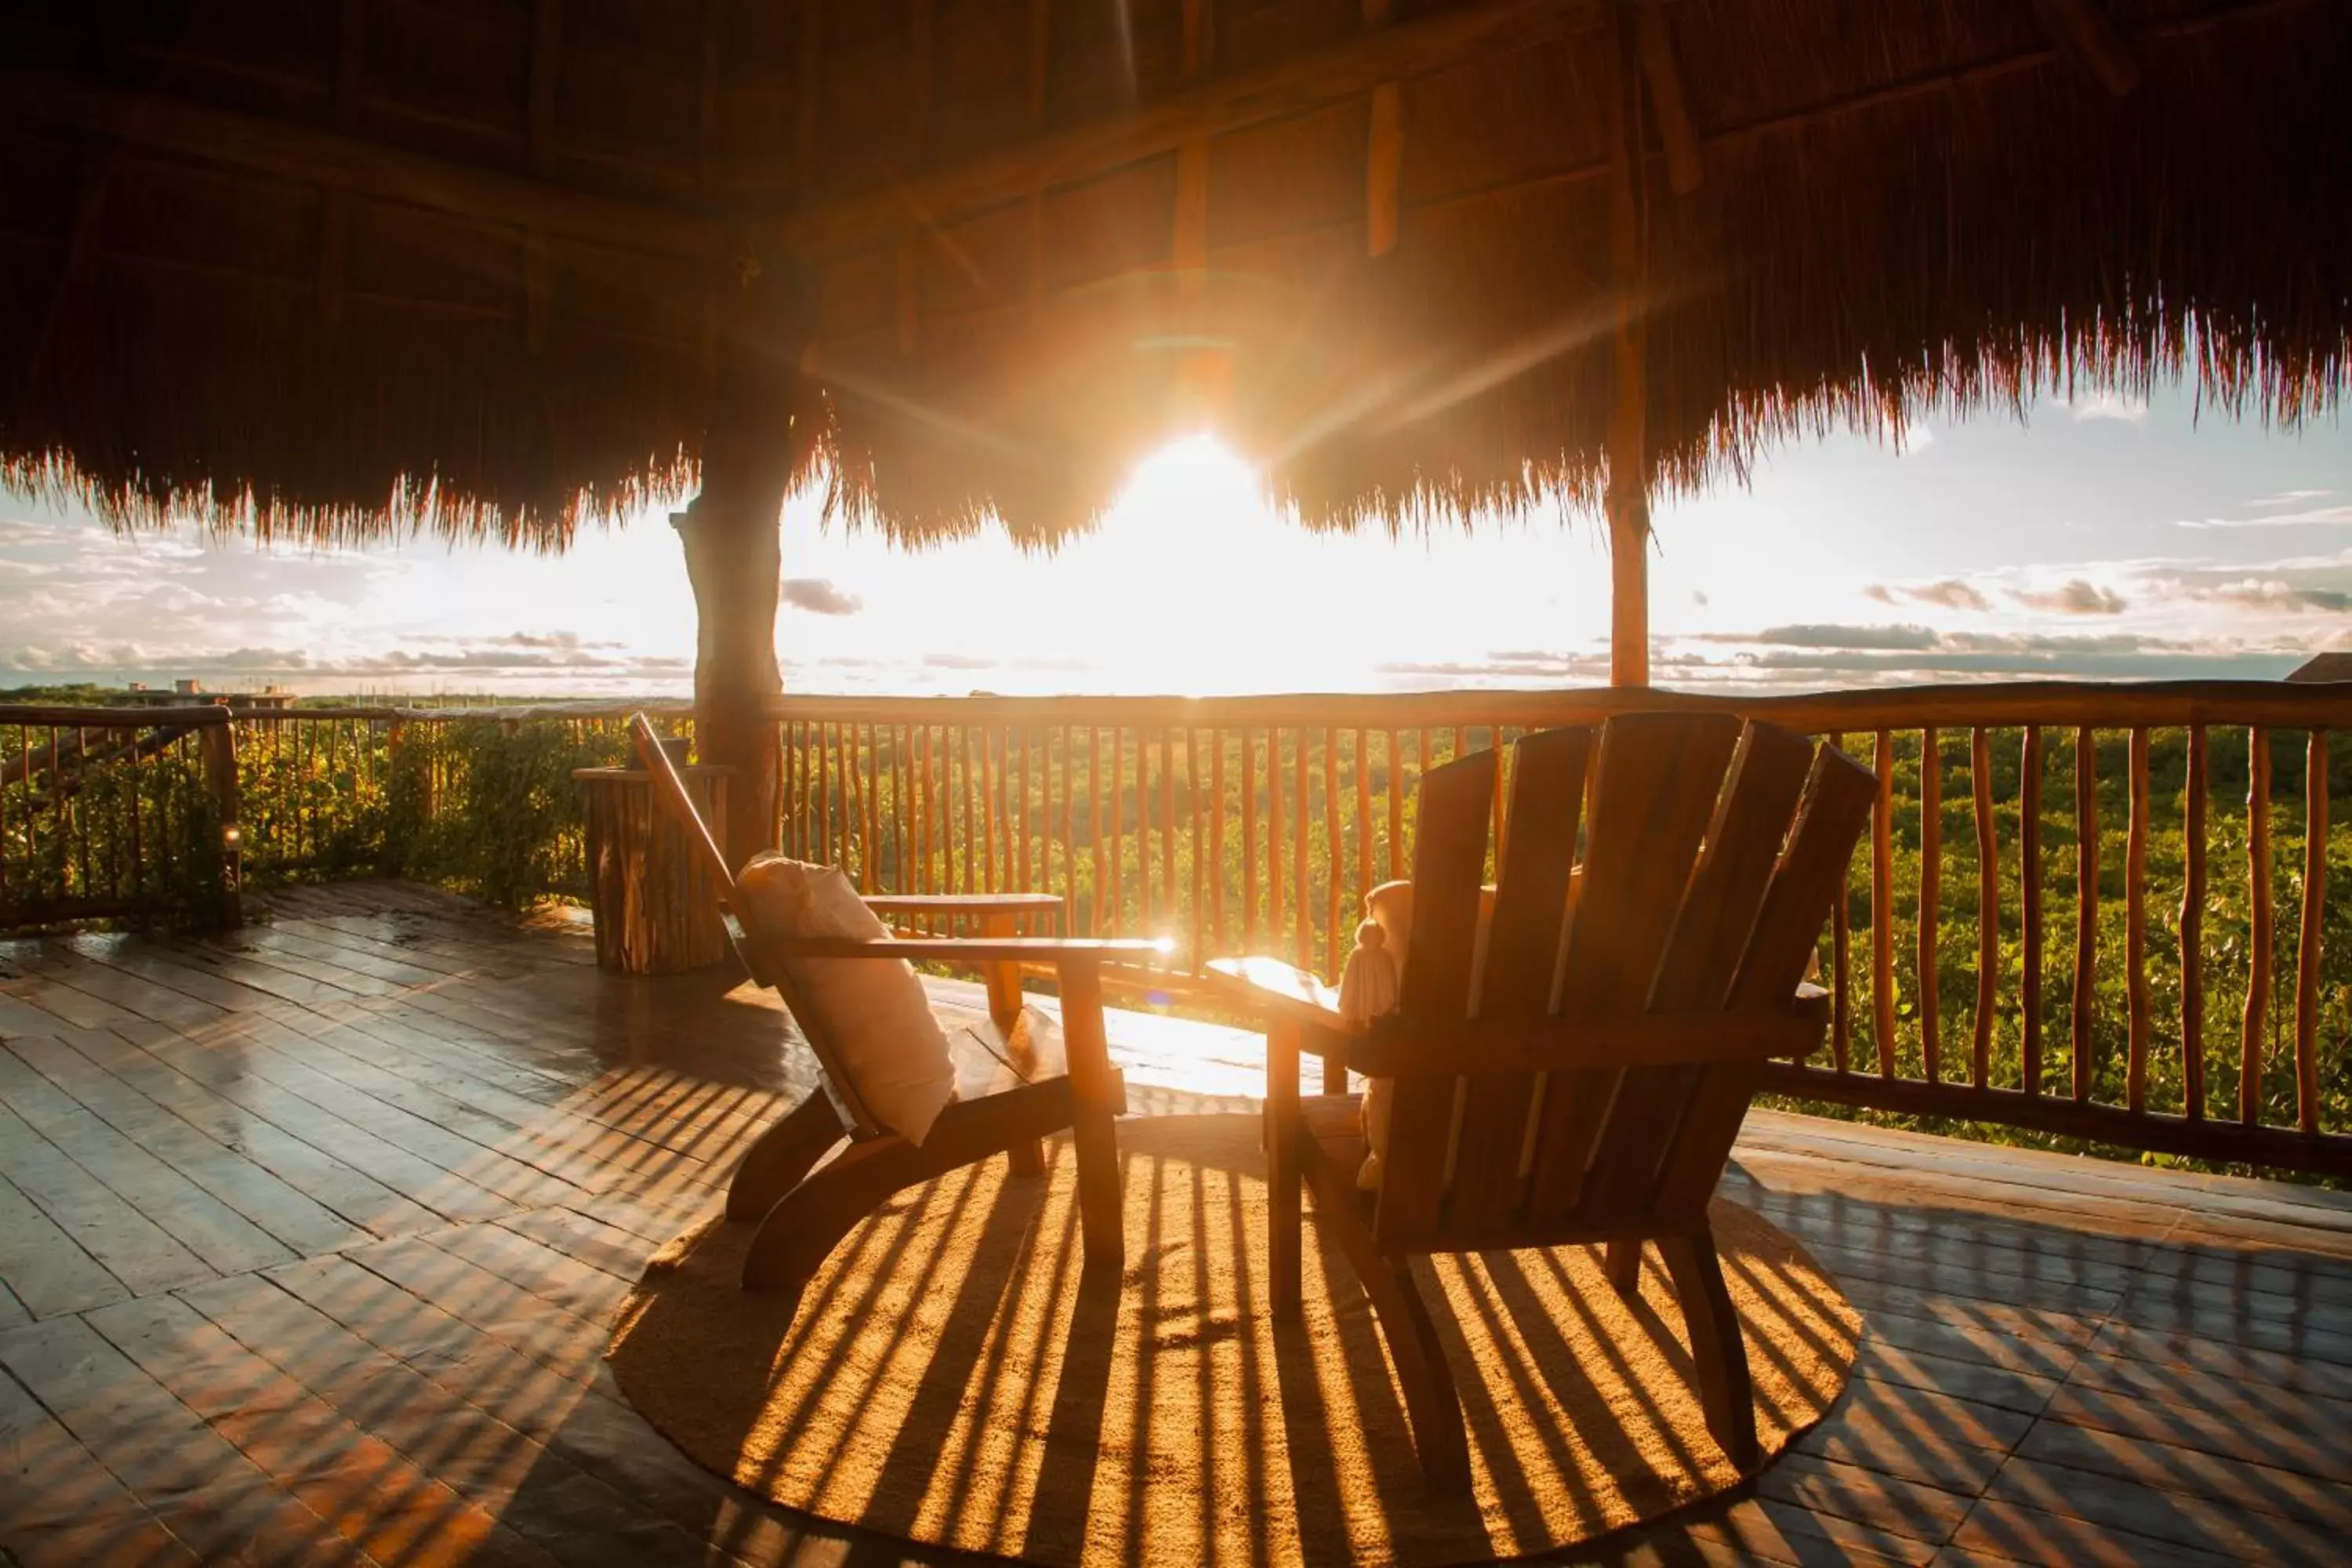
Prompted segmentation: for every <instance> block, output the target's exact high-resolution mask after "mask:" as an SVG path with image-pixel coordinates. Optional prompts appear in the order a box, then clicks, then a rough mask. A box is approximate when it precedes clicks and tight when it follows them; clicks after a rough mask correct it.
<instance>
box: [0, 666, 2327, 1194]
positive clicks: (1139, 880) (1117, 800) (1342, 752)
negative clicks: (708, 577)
mask: <svg viewBox="0 0 2352 1568" xmlns="http://www.w3.org/2000/svg"><path fill="white" fill-rule="evenodd" d="M1660 706H1686V707H1714V708H1728V709H1731V710H1736V711H1741V712H1745V713H1748V714H1752V715H1754V716H1756V717H1759V718H1766V719H1770V720H1773V721H1777V722H1779V723H1781V724H1784V725H1787V726H1788V727H1790V728H1792V729H1796V730H1799V731H1805V732H1809V733H1817V734H1822V735H1826V736H1833V737H1835V738H1836V739H1837V741H1838V742H1839V743H1840V744H1842V745H1843V746H1845V747H1846V748H1847V749H1848V750H1849V751H1851V752H1853V753H1854V754H1855V755H1857V756H1858V757H1861V758H1863V759H1864V760H1865V761H1866V762H1867V763H1870V764H1871V765H1872V766H1874V768H1875V769H1876V770H1877V773H1878V777H1879V780H1880V793H1879V803H1878V809H1877V813H1876V816H1875V819H1874V824H1873V829H1872V832H1871V835H1870V837H1869V841H1868V843H1867V844H1866V845H1865V846H1864V847H1863V848H1862V849H1861V850H1860V851H1858V852H1857V855H1856V858H1855V864H1854V867H1853V875H1852V877H1851V879H1850V881H1849V887H1848V892H1847V898H1846V900H1845V903H1844V905H1843V908H1842V909H1841V910H1839V911H1837V914H1836V917H1835V918H1833V919H1832V921H1831V922H1830V929H1829V931H1827V932H1826V933H1825V935H1824V937H1823V940H1822V952H1821V970H1822V978H1823V980H1824V981H1825V983H1827V984H1830V985H1831V986H1832V990H1833V994H1834V1014H1833V1022H1832V1029H1831V1036H1830V1040H1829V1043H1828V1048H1827V1049H1826V1050H1825V1051H1824V1052H1822V1053H1821V1055H1820V1056H1819V1057H1818V1058H1817V1059H1816V1061H1815V1062H1814V1063H1813V1064H1811V1065H1810V1066H1807V1067H1804V1068H1789V1069H1786V1070H1784V1071H1782V1072H1781V1073H1780V1076H1778V1077H1777V1078H1776V1079H1774V1088H1776V1089H1779V1090H1780V1091H1782V1092H1784V1093H1786V1094H1788V1095H1790V1096H1792V1097H1800V1098H1802V1099H1805V1100H1812V1101H1816V1102H1819V1101H1832V1102H1838V1103H1843V1104H1848V1105H1853V1106H1863V1107H1870V1108H1874V1109H1876V1110H1885V1111H1893V1112H1897V1113H1902V1114H1907V1115H1913V1116H1917V1117H1920V1118H1923V1119H1927V1121H1928V1122H1929V1124H1930V1125H1941V1124H1943V1122H1945V1121H1953V1122H1958V1121H1976V1122H1990V1123H1996V1124H2001V1125H2007V1126H2012V1127H2020V1128H2025V1129H2030V1130H2032V1131H2036V1132H2040V1133H2043V1134H2049V1135H2053V1136H2059V1137H2063V1138H2073V1139H2082V1140H2086V1141H2089V1142H2094V1143H2098V1144H2104V1145H2109V1146H2114V1147H2119V1148H2126V1149H2134V1150H2152V1151H2158V1152H2169V1153H2176V1154H2182V1155H2189V1156H2194V1157H2198V1158H2202V1159H2210V1160H2219V1161H2227V1162H2242V1163H2249V1164H2262V1165H2269V1166H2274V1167H2284V1168H2295V1169H2304V1170H2311V1171H2319V1172H2326V1173H2334V1174H2339V1175H2346V1174H2352V1107H2347V1100H2352V931H2347V930H2345V929H2342V928H2343V927H2344V925H2345V924H2346V923H2347V916H2346V915H2345V914H2344V913H2343V911H2344V910H2346V909H2347V908H2352V905H2347V901H2346V900H2344V899H2343V898H2342V897H2340V896H2339V897H2337V898H2335V899H2331V898H2330V897H2329V895H2330V893H2331V892H2335V893H2337V894H2339V895H2340V894H2341V893H2342V892H2343V891H2344V890H2345V889H2347V887H2352V867H2347V869H2346V870H2345V871H2332V870H2331V868H2330V865H2329V858H2330V853H2329V852H2330V844H2331V841H2330V829H2331V816H2330V811H2329V803H2328V792H2327V789H2326V784H2327V783H2328V781H2329V780H2330V779H2331V778H2336V777H2346V776H2352V769H2347V768H2346V767H2344V766H2341V765H2338V766H2335V767H2331V764H2330V756H2329V743H2328V742H2329V736H2330V734H2331V732H2333V731H2352V688H2331V687H2326V686H2310V687H2296V686H2285V685H2278V684H2273V683H2267V682H2195V683H2179V684H2161V685H2145V686H2106V685H2087V684H2075V683H2045V684H2029V685H2010V686H1970V687H1958V688H1912V689H1896V690H1887V691H1853V692H1840V693H1833V694H1828V695H1822V696H1806V697H1790V698H1756V699H1744V700H1743V699H1730V700H1727V699H1722V698H1717V697H1711V696H1710V697H1693V696H1686V695H1680V694H1669V693H1661V692H1640V693H1617V692H1610V691H1590V692H1566V693H1517V692H1444V693H1429V694H1418V695H1412V696H1402V697H1359V696H1333V697H1310V696H1298V697H1275V698H1230V699H1202V700H1189V699H1158V698H1143V699H1113V698H1055V699H1012V698H990V697H972V698H961V699H948V698H940V699H929V698H925V699H887V700H884V699H876V700H866V699H845V698H817V697H793V698H788V699H785V700H781V701H780V702H779V703H778V704H777V706H776V716H777V720H778V723H779V726H780V735H781V739H782V742H783V747H784V759H785V765H784V773H783V781H782V784H783V787H782V798H781V801H780V812H781V817H780V822H779V830H780V835H781V837H782V842H783V843H784V844H785V845H786V847H788V848H790V849H791V850H793V852H795V853H798V854H801V855H804V856H807V857H810V858H819V859H826V860H831V861H834V862H836V863H838V864H841V865H842V866H844V867H845V868H847V869H848V870H849V871H850V872H851V873H852V875H854V876H855V877H856V879H858V881H859V882H860V883H861V884H862V885H863V886H864V887H865V888H866V889H869V890H872V891H877V892H910V891H911V892H938V891H963V890H1001V889H1024V890H1043V891H1047V892H1052V893H1055V894H1058V895H1060V896H1061V897H1062V898H1063V899H1064V900H1065V902H1066V914H1067V921H1066V924H1067V929H1069V930H1070V931H1073V932H1074V933H1077V934H1112V933H1117V934H1126V935H1131V934H1151V935H1165V936H1167V937H1169V938H1171V940H1172V941H1173V942H1175V944H1176V946H1177V949H1178V952H1179V962H1180V964H1181V965H1183V966H1197V965H1198V964H1199V963H1201V962H1202V961H1204V960H1205V959H1207V958H1209V957H1213V956H1216V955H1218V954H1221V953H1230V952H1245V951H1247V952H1273V953H1276V954H1279V955H1280V956H1283V957H1285V958H1287V959H1290V960H1292V961H1294V962H1297V963H1302V964H1304V965H1306V966H1307V967H1309V968H1312V969H1314V970H1317V971H1318V972H1320V973H1324V974H1326V975H1330V974H1334V973H1337V972H1338V969H1339V965H1340V964H1341V963H1342V962H1343V961H1344V958H1345V954H1346V951H1347V949H1348V947H1349V944H1350V942H1351V941H1352V935H1353V930H1354V925H1355V921H1356V919H1357V915H1358V912H1359V910H1360V904H1361V899H1362V895H1363V893H1364V891H1365V889H1368V888H1369V887H1370V886H1372V885H1373V884H1375V883H1377V882H1380V881H1382V880H1386V879H1390V878H1391V877H1398V876H1403V875H1405V874H1406V873H1407V870H1408V868H1409V864H1410V859H1409V855H1408V849H1409V846H1410V843H1411V837H1412V787H1413V784H1414V783H1415V781H1416V780H1417V779H1418V778H1419V776H1420V774H1421V773H1423V771H1424V770H1425V769H1427V768H1429V767H1431V766H1433V765H1436V764H1437V763H1443V762H1444V761H1445V760H1447V759H1448V758H1450V757H1452V756H1454V755H1456V754H1459V753H1460V752H1464V751H1466V750H1473V749H1477V748H1482V747H1488V746H1495V745H1499V744H1507V742H1509V741H1510V740H1511V739H1512V738H1514V737H1515V736H1517V735H1518V734H1521V733H1524V732H1526V731H1528V730H1533V729H1540V728H1544V727H1548V726H1550V725H1556V724H1568V723H1584V722H1592V721H1598V720H1601V719H1604V718H1606V717H1607V716H1608V715H1609V714H1611V713H1612V712H1618V711H1623V710H1628V709H1634V708H1654V707H1660ZM668 708H669V711H668V712H667V713H666V714H665V720H666V722H667V724H668V725H669V726H670V727H671V728H673V729H683V728H685V727H687V724H688V721H687V719H686V717H685V715H684V713H683V711H682V710H680V709H679V708H678V707H677V705H668ZM625 711H626V708H625V707H620V706H614V707H609V708H608V707H597V708H580V707H566V708H563V709H562V710H494V711H491V712H487V713H485V712H480V711H473V712H467V711H457V712H419V711H416V710H395V709H375V708H352V709H295V710H289V711H288V712H286V713H283V714H280V715H272V716H258V715H239V716H236V718H235V720H234V722H233V723H232V722H230V721H228V718H227V716H226V714H225V713H224V712H223V710H208V712H210V713H215V714H222V717H221V718H219V719H213V718H207V717H194V718H190V719H187V720H186V721H184V722H183V721H175V720H173V719H172V718H171V716H170V715H167V714H162V713H158V712H153V711H142V710H24V709H17V710H0V925H5V924H11V923H19V922H22V921H27V920H31V921H45V920H56V919H65V918H70V917H73V916H77V915H108V914H128V915H133V916H138V917H141V918H150V917H153V916H155V915H158V914H160V913H171V914H173V915H174V916H175V917H176V916H178V915H184V914H186V913H188V912H189V911H191V910H193V911H194V914H195V916H196V917H197V918H203V917H204V916H205V914H206V913H207V912H210V911H216V910H219V909H220V908H221V907H222V906H220V905H214V904H207V903H206V902H205V900H207V899H219V900H227V899H229V898H232V897H233V895H234V891H235V889H236V886H237V884H238V881H239V879H240V876H242V877H244V878H249V879H253V880H255V881H258V882H265V883H266V882H268V881H273V880H282V879H292V878H298V877H320V876H335V875H345V874H403V875H411V876H421V877H428V878H432V879H438V880H443V881H446V882H449V883H451V884H452V885H456V886H459V887H463V888H466V889H469V890H473V891H477V892H480V893H483V894H485V895H486V896H490V897H494V898H499V899H501V900H506V901H509V902H515V901H521V900H526V899H528V898H530V897H533V896H539V895H543V894H548V893H556V894H562V895H568V896H572V897H580V896H583V894H584V892H585V885H584V879H583V877H582V876H581V872H580V866H579V825H578V809H577V800H576V795H575V793H574V792H573V791H572V788H571V786H570V782H569V777H568V773H569V769H570V768H571V767H572V766H574V765H578V764H580V763H603V762H612V761H618V760H620V758H621V757H622V756H623V755H624V754H625V742H623V740H622V738H621V735H620V725H619V720H620V718H621V716H622V715H623V714H624V713H625ZM53 729H54V731H55V732H54V733H53V732H52V730H53ZM165 731H173V732H172V733H170V734H166V733H165ZM215 732H217V734H218V736H219V739H217V740H210V741H208V740H206V739H205V737H206V736H207V735H210V734H213V733H215ZM140 737H144V739H141V738H140ZM1930 761H1931V762H1932V765H1923V763H1928V762H1930ZM2347 762H2352V758H2347ZM224 763H226V771H224ZM108 781H111V782H108ZM2312 785H2316V786H2318V787H2311V786H2312ZM1500 799H1501V796H1500V793H1499V791H1498V794H1497V811H1498V812H1499V809H1500ZM231 828H235V829H236V834H235V835H234V836H230V835H228V833H227V830H228V829H231ZM2347 832H2352V829H2347ZM2347 851H2352V843H2347ZM207 857H209V858H207ZM227 907H228V909H229V910H230V912H232V913H233V905H229V906H227Z"/></svg>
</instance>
